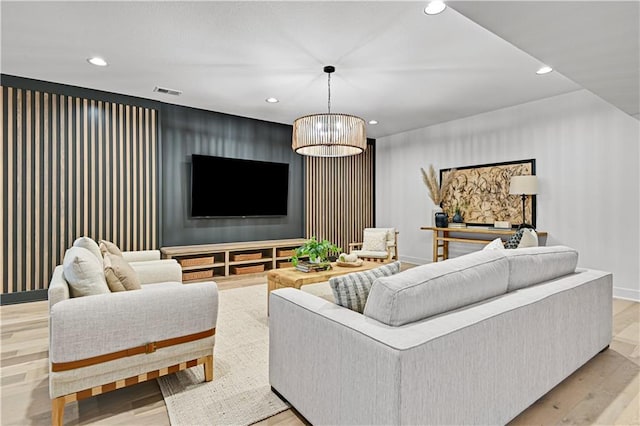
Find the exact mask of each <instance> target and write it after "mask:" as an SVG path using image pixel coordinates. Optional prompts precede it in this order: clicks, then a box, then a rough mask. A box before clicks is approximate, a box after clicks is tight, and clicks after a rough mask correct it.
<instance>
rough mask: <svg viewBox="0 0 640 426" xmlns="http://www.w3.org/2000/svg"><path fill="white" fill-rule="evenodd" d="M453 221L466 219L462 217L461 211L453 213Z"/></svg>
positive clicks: (459, 221) (461, 221)
mask: <svg viewBox="0 0 640 426" xmlns="http://www.w3.org/2000/svg"><path fill="white" fill-rule="evenodd" d="M453 222H454V223H463V222H464V219H463V218H462V215H461V214H460V213H456V214H454V215H453Z"/></svg>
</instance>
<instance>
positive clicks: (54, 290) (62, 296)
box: [47, 265, 71, 309]
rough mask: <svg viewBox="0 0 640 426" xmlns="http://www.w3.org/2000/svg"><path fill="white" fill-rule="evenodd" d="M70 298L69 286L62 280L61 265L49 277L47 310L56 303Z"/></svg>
mask: <svg viewBox="0 0 640 426" xmlns="http://www.w3.org/2000/svg"><path fill="white" fill-rule="evenodd" d="M70 297H71V294H70V293H69V285H68V284H67V281H66V280H65V279H64V272H63V267H62V265H58V266H56V268H55V269H54V270H53V275H52V276H51V282H50V283H49V290H48V291H47V298H48V299H49V309H51V307H52V306H53V305H55V304H56V303H58V302H62V301H63V300H67V299H69V298H70Z"/></svg>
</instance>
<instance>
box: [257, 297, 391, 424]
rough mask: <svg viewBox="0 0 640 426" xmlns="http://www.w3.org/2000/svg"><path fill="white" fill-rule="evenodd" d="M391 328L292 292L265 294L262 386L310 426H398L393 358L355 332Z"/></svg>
mask: <svg viewBox="0 0 640 426" xmlns="http://www.w3.org/2000/svg"><path fill="white" fill-rule="evenodd" d="M367 323H370V324H371V325H372V326H373V327H381V328H385V327H386V328H391V327H387V326H385V325H384V324H382V323H379V322H378V321H375V320H370V319H369V318H366V317H364V316H363V315H361V314H359V313H357V312H354V311H351V310H348V309H345V308H342V307H340V306H338V305H335V304H333V303H330V302H328V301H326V300H324V299H321V298H319V297H316V296H314V295H311V294H308V293H305V292H303V291H299V290H295V289H290V288H286V289H281V290H276V291H273V292H271V295H270V304H269V381H270V384H271V386H272V387H273V388H274V389H275V390H276V391H278V392H279V393H280V394H282V395H283V396H284V397H285V398H286V399H287V400H288V401H289V402H290V403H291V405H293V406H294V407H296V409H298V410H299V411H300V412H301V414H302V415H303V416H304V417H305V418H306V419H307V420H309V421H310V422H311V423H312V424H399V417H398V415H399V410H400V406H399V403H400V401H399V399H398V398H397V393H396V392H395V389H397V385H396V382H397V380H398V377H399V374H400V358H399V352H398V351H397V350H395V349H393V348H391V347H389V346H387V345H385V344H383V343H381V342H379V341H377V340H376V339H374V338H372V337H370V336H369V335H367V334H366V333H362V332H361V331H360V329H362V328H363V327H365V328H366V327H367Z"/></svg>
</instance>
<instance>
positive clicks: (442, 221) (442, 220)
mask: <svg viewBox="0 0 640 426" xmlns="http://www.w3.org/2000/svg"><path fill="white" fill-rule="evenodd" d="M435 220H436V226H437V227H438V228H446V227H447V225H448V224H449V218H448V217H447V214H446V213H443V212H440V213H436V214H435Z"/></svg>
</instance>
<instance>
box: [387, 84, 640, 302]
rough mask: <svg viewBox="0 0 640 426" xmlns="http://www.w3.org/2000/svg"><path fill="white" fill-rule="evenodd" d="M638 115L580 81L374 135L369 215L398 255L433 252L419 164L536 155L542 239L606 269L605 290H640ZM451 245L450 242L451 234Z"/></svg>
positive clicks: (630, 293)
mask: <svg viewBox="0 0 640 426" xmlns="http://www.w3.org/2000/svg"><path fill="white" fill-rule="evenodd" d="M639 145H640V123H639V122H638V120H636V119H634V118H632V117H630V116H628V115H627V114H625V113H623V112H621V111H619V110H618V109H616V108H615V107H613V106H611V105H609V104H608V103H606V102H605V101H603V100H601V99H600V98H598V97H596V96H595V95H593V94H592V93H590V92H588V91H586V90H580V91H576V92H572V93H569V94H565V95H560V96H555V97H552V98H547V99H543V100H540V101H535V102H530V103H527V104H523V105H518V106H514V107H509V108H505V109H501V110H497V111H492V112H489V113H484V114H480V115H476V116H473V117H468V118H463V119H459V120H455V121H451V122H447V123H442V124H438V125H434V126H430V127H426V128H422V129H417V130H413V131H410V132H405V133H401V134H397V135H393V136H389V137H385V138H380V139H378V140H377V142H376V222H377V225H378V226H396V227H397V228H398V229H399V231H400V236H399V244H398V245H399V248H400V258H401V259H403V260H406V261H409V262H414V263H427V262H430V261H431V258H432V245H431V244H432V236H431V231H420V230H419V228H420V226H428V225H430V219H429V217H430V212H431V209H432V208H433V204H432V202H431V200H430V199H429V198H428V196H427V191H426V188H425V187H424V185H423V183H422V180H421V175H420V167H428V166H429V164H433V165H434V167H435V168H436V170H438V169H440V168H447V167H460V166H469V165H475V164H483V163H496V162H502V161H511V160H524V159H529V158H535V159H536V174H537V175H538V180H539V195H538V196H537V199H538V204H537V210H538V214H537V228H538V229H540V230H544V231H547V232H548V233H549V237H548V240H547V245H556V244H563V245H568V246H571V247H574V248H576V249H577V250H579V252H580V261H579V266H582V267H589V268H593V269H601V270H605V271H612V272H613V273H614V294H615V295H616V296H618V297H625V298H631V299H635V300H640V266H639V264H640V248H639V247H640V245H639V243H638V241H640V226H639V221H640V215H639V211H640V195H639V192H640V190H639V187H640V175H639V173H638V167H639V162H640V161H639V160H640V150H639ZM452 248H453V244H452Z"/></svg>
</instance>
